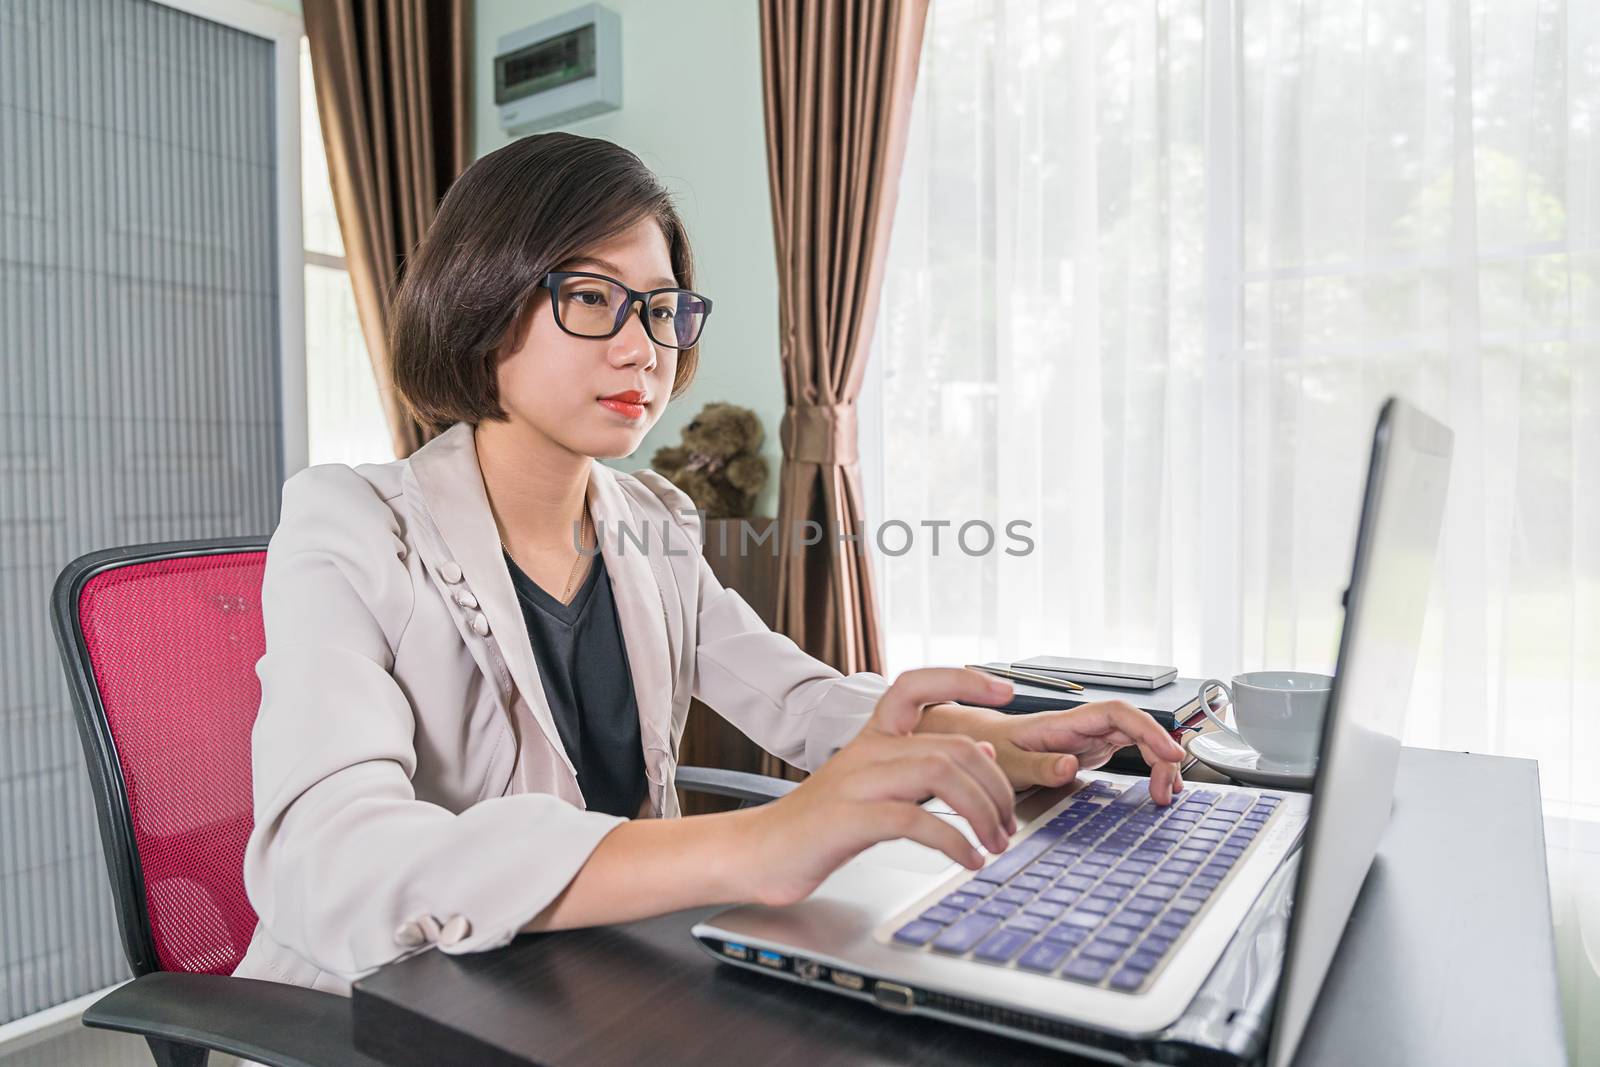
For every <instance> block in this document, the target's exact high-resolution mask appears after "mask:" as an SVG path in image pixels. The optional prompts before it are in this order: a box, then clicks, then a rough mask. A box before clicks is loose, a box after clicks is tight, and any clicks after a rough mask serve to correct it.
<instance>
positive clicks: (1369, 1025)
mask: <svg viewBox="0 0 1600 1067" xmlns="http://www.w3.org/2000/svg"><path fill="white" fill-rule="evenodd" d="M711 910H713V909H705V910H701V911H692V912H682V913H679V914H676V915H669V916H663V917H660V918H656V919H651V920H648V921H645V922H638V923H632V924H629V925H626V926H616V927H602V928H596V929H590V930H579V931H572V932H570V933H560V934H547V935H543V936H542V937H523V938H519V939H518V940H517V941H515V942H514V943H512V944H511V945H508V946H507V947H506V948H503V949H500V950H497V951H495V952H489V953H482V954H479V955H476V956H447V955H444V954H443V953H439V952H427V953H424V954H422V955H420V956H415V957H412V958H411V959H408V960H405V961H402V962H400V963H396V964H394V965H392V966H390V967H386V968H384V969H383V970H381V971H379V972H378V973H376V974H374V975H371V976H369V977H368V978H366V979H363V980H362V981H360V982H358V983H356V986H355V1003H354V1006H353V1010H354V1017H355V1038H356V1044H357V1045H358V1047H360V1048H361V1049H362V1051H364V1052H367V1053H368V1054H370V1055H373V1056H376V1057H378V1058H379V1059H382V1060H384V1061H386V1062H388V1063H391V1064H394V1065H395V1067H411V1065H422V1064H430V1065H431V1064H441V1063H471V1064H475V1065H479V1064H481V1065H486V1067H492V1065H498V1064H504V1065H517V1067H522V1065H527V1064H541V1065H546V1067H576V1065H587V1064H619V1063H620V1064H631V1063H650V1064H653V1065H663V1067H664V1065H669V1064H685V1065H694V1067H705V1065H720V1064H795V1065H800V1064H804V1065H807V1067H811V1065H822V1064H839V1065H841V1067H842V1065H846V1064H848V1065H851V1067H856V1065H864V1064H935V1063H938V1064H950V1063H954V1064H961V1063H974V1064H977V1063H982V1064H1033V1063H1060V1062H1062V1061H1063V1057H1062V1055H1061V1054H1060V1053H1058V1052H1054V1051H1051V1050H1049V1049H1045V1048H1042V1047H1039V1046H1035V1045H1029V1044H1026V1043H1024V1042H1021V1041H1014V1040H1010V1039H1006V1038H999V1037H994V1036H992V1035H988V1034H983V1033H980V1032H979V1031H975V1030H968V1029H965V1028H962V1027H957V1026H954V1025H949V1024H945V1023H942V1022H939V1021H936V1020H929V1019H924V1018H918V1017H907V1016H900V1015H894V1014H891V1013H889V1012H885V1011H882V1010H879V1009H878V1008H876V1007H874V1006H872V1005H868V1004H862V1003H857V1002H855V1001H851V1000H848V999H846V998H843V997H835V996H831V995H829V994H826V993H823V992H820V991H817V990H812V989H806V988H804V987H800V986H796V985H794V984H792V983H789V982H785V981H783V980H781V979H773V978H764V977H762V976H761V975H759V974H748V973H745V972H742V971H737V970H734V969H733V968H731V967H724V966H721V965H719V964H717V963H716V962H715V961H713V960H712V959H711V958H710V957H709V956H707V955H706V954H705V953H704V952H703V951H702V950H701V949H700V948H699V947H698V946H697V945H696V944H695V943H694V942H693V940H692V939H691V938H690V936H689V927H690V925H691V924H692V923H693V922H694V921H695V920H696V919H698V918H699V917H701V916H702V915H705V914H708V913H709V911H711ZM1296 1062H1297V1064H1306V1065H1310V1064H1315V1065H1323V1064H1327V1065H1341V1067H1342V1065H1348V1064H1364V1065H1382V1064H1396V1065H1403V1064H1404V1065H1409V1064H1434V1063H1441V1064H1442V1063H1448V1064H1451V1065H1453V1067H1454V1065H1461V1064H1479V1063H1483V1064H1489V1063H1495V1064H1506V1063H1513V1064H1527V1065H1529V1067H1532V1065H1534V1064H1538V1065H1541V1067H1543V1065H1545V1064H1560V1063H1564V1062H1566V1051H1565V1045H1564V1040H1563V1036H1562V1030H1561V1017H1560V1006H1559V999H1558V996H1557V991H1556V972H1555V951H1554V943H1553V937H1552V930H1551V918H1550V895H1549V886H1548V883H1547V880H1546V876H1545V855H1544V832H1543V821H1542V817H1541V814H1540V807H1539V783H1538V769H1537V765H1536V764H1534V763H1533V762H1531V761H1528V760H1514V759H1505V758H1499V757H1488V756H1472V755H1465V754H1461V753H1452V752H1433V751H1425V750H1417V749H1407V750H1406V751H1405V752H1404V753H1403V755H1402V759H1401V763H1400V780H1399V783H1398V785H1397V788H1396V801H1395V810H1394V815H1393V818H1392V819H1391V821H1390V825H1389V829H1388V831H1387V833H1386V834H1385V837H1384V839H1383V842H1382V844H1381V846H1380V848H1379V853H1378V856H1377V858H1376V860H1374V862H1373V867H1372V871H1371V873H1370V874H1369V875H1368V878H1367V881H1366V884H1365V886H1364V887H1363V889H1362V892H1361V896H1360V898H1359V899H1358V900H1357V902H1356V908H1355V912H1354V914H1353V916H1352V917H1351V922H1350V926H1349V928H1348V929H1347V930H1346V932H1345V936H1344V940H1343V942H1342V943H1341V945H1340V948H1339V952H1338V954H1337V955H1336V956H1335V957H1334V961H1333V966H1332V968H1331V970H1330V971H1329V973H1328V978H1327V981H1326V982H1325V984H1324V986H1323V991H1322V998H1321V1000H1320V1002H1319V1004H1318V1006H1317V1010H1316V1011H1315V1013H1314V1014H1313V1015H1312V1017H1311V1022H1310V1026H1309V1028H1308V1029H1307V1032H1306V1036H1305V1039H1304V1041H1303V1042H1302V1044H1301V1048H1300V1054H1299V1056H1298V1057H1297V1059H1296Z"/></svg>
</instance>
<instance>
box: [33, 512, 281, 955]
mask: <svg viewBox="0 0 1600 1067" xmlns="http://www.w3.org/2000/svg"><path fill="white" fill-rule="evenodd" d="M265 563H266V544H265V541H264V539H259V538H236V539H230V540H227V541H221V542H209V543H203V544H202V543H196V542H182V543H172V544H165V545H145V546H139V547H137V548H124V549H113V550H111V551H109V552H100V553H95V554H93V555H90V556H85V557H83V558H82V559H80V560H77V561H75V562H74V563H73V564H71V565H70V566H68V567H67V569H66V570H65V571H63V572H62V575H61V577H60V579H58V581H57V583H56V591H55V595H54V597H53V601H52V603H53V615H54V624H55V628H56V638H57V641H58V643H59V644H60V646H61V652H62V659H63V663H64V665H65V667H66V670H67V674H68V678H69V680H70V681H71V683H72V686H73V696H74V703H75V704H76V707H77V712H78V724H79V732H80V736H81V738H82V740H83V744H84V752H85V755H86V757H87V760H88V763H89V771H90V778H91V780H92V782H93V783H94V786H95V794H96V796H95V799H96V804H97V808H98V811H99V816H100V830H101V837H102V841H103V842H104V844H105V853H106V862H107V865H108V866H109V867H110V868H111V882H112V887H113V892H114V894H115V896H116V898H117V911H118V917H119V921H120V923H121V927H122V935H123V942H124V948H125V950H126V951H127V954H128V962H129V965H130V966H131V967H132V968H133V971H134V973H135V974H145V973H148V972H150V971H154V970H162V971H185V972H189V973H202V974H229V973H231V972H232V971H233V968H234V967H235V966H236V965H237V964H238V962H239V960H240V958H241V957H243V955H244V952H245V949H246V948H247V947H248V946H249V943H250V937H251V935H252V933H253V932H254V930H255V926H256V915H255V911H254V910H253V909H252V908H251V907H250V902H249V900H248V899H247V898H246V896H245V891H244V871H243V864H244V848H245V841H246V839H247V838H248V837H249V835H250V828H251V823H252V804H251V792H250V731H251V727H252V726H253V725H254V723H255V717H256V711H257V708H258V707H259V706H260V702H261V684H260V681H259V679H258V678H257V677H256V672H255V666H256V661H257V660H259V659H260V658H261V655H262V653H263V652H264V650H265V645H266V641H265V636H264V634H263V630H262V619H261V579H262V571H263V568H264V566H265Z"/></svg>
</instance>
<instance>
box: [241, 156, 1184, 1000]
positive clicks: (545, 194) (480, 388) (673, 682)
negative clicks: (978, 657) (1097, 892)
mask: <svg viewBox="0 0 1600 1067" xmlns="http://www.w3.org/2000/svg"><path fill="white" fill-rule="evenodd" d="M693 284H694V282H693V269H692V264H691V256H690V249H689V242H688V238H687V236H686V234H685V232H684V228H683V224H682V222H681V221H680V220H679V218H678V215H677V213H676V212H675V210H674V209H673V207H672V204H671V202H670V199H669V197H668V195H667V193H666V192H665V191H664V189H663V188H662V186H661V185H660V184H659V183H658V181H657V180H656V179H655V177H654V176H653V175H652V174H651V173H650V172H649V171H648V170H647V169H646V168H645V167H644V165H643V164H642V163H641V162H640V161H639V160H638V159H637V158H636V157H635V156H634V155H633V154H632V153H630V152H628V151H626V150H624V149H622V148H619V147H617V146H616V145H613V144H610V143H607V142H605V141H599V140H592V139H587V138H582V137H575V136H572V135H569V134H560V133H552V134H544V135H540V136H534V137H528V138H525V139H523V140H520V141H517V142H515V143H513V144H510V145H508V146H506V147H505V148H502V149H500V150H499V151H497V152H494V153H492V154H490V155H488V156H486V157H484V158H483V159H481V160H479V161H478V162H477V163H475V164H474V165H473V166H472V167H471V168H470V169H468V170H467V172H466V173H464V174H463V175H462V176H461V177H460V178H459V179H458V180H457V181H456V183H455V184H454V186H453V187H452V188H451V190H450V192H449V195H448V196H447V197H446V198H445V200H444V202H443V204H442V205H441V207H440V210H439V214H438V217H437V219H436V220H435V221H434V224H433V226H432V228H431V230H430V231H429V233H428V235H427V238H426V239H425V241H424V242H423V244H422V246H421V247H420V248H419V249H418V250H417V252H416V253H415V255H413V256H412V258H411V260H410V262H409V264H408V266H407V269H406V274H405V279H404V281H403V283H402V284H401V286H400V288H399V291H398V293H397V295H396V298H395V306H394V311H393V319H394V326H393V332H392V337H391V352H392V355H393V360H394V375H395V382H396V386H397V388H398V390H399V392H400V394H401V395H402V396H403V397H404V399H405V401H406V403H407V404H408V405H409V407H410V408H411V410H412V411H413V413H414V414H415V416H416V417H417V418H418V419H419V420H420V421H422V422H424V423H425V424H428V425H430V426H433V427H435V428H442V427H448V429H447V430H445V431H444V432H443V433H442V434H441V435H440V436H438V437H436V438H435V439H433V440H432V441H430V442H429V443H428V444H427V445H426V446H424V447H423V448H421V449H419V450H418V451H417V452H416V453H415V454H414V455H413V456H411V457H410V458H409V459H407V460H402V461H398V462H394V463H385V464H370V465H365V466H362V467H359V468H356V469H351V468H349V467H345V466H340V465H327V466H318V467H312V468H309V469H307V470H304V471H301V472H299V473H298V474H296V475H295V476H294V477H292V478H290V479H289V480H288V482H287V483H285V485H284V489H283V506H282V513H281V519H280V523H279V526H278V529H277V531H276V533H275V534H274V536H273V538H272V542H271V545H270V548H269V550H268V553H267V567H266V579H265V586H264V588H263V591H262V608H263V612H264V615H265V622H266V635H267V646H266V648H267V650H266V654H265V655H264V656H263V657H262V659H261V661H260V663H259V664H258V665H257V673H258V674H259V675H260V678H261V686H262V693H261V709H260V713H259V715H258V718H257V721H256V725H255V733H254V738H253V740H254V756H253V759H254V789H255V818H256V821H255V828H254V831H253V833H252V834H251V836H250V842H249V846H248V849H247V852H246V856H245V884H246V887H247V889H248V891H249V895H250V900H251V903H252V904H253V905H254V906H255V909H256V912H257V913H258V915H259V916H260V924H259V926H258V927H257V930H256V934H255V937H254V939H253V940H252V942H251V945H250V948H249V951H248V953H247V954H246V956H245V958H244V959H243V961H242V962H241V963H240V965H239V967H238V968H237V969H236V970H235V972H234V973H235V974H237V975H241V976H246V977H252V978H265V979H272V980H276V981H283V982H291V983H296V984H300V985H308V986H313V987H315V988H319V989H327V990H333V991H336V992H348V990H349V985H350V982H351V981H352V980H353V979H354V978H356V977H359V976H360V975H362V974H364V973H366V972H368V971H370V970H372V969H374V968H376V967H378V966H380V965H382V964H384V963H386V962H388V961H390V960H393V959H395V958H397V957H398V956H400V955H402V954H404V953H405V952H407V951H409V950H411V949H414V948H417V947H419V946H423V945H426V944H430V943H432V944H436V945H438V946H439V947H441V948H442V949H443V950H444V951H446V952H453V953H460V952H475V951H480V950H483V949H489V948H494V947H497V946H500V945H504V944H505V943H506V942H508V941H510V940H511V938H512V937H513V936H515V935H516V934H517V933H519V932H523V931H538V930H555V929H561V928H566V927H574V926H583V925H590V924H596V923H610V922H622V921H627V920H631V919H637V918H641V917H644V916H648V915H653V914H660V913H663V912H666V911H671V910H676V909H680V908H686V907H691V906H695V905H706V904H715V903H733V902H739V901H761V902H766V903H771V904H782V903H785V902H789V901H795V900H799V899H801V898H802V897H804V896H806V895H807V894H808V893H809V892H810V891H811V890H812V889H814V888H815V887H816V886H817V885H818V883H820V882H821V881H822V879H823V878H825V877H826V876H827V875H828V874H829V873H830V872H831V871H832V870H833V869H834V868H835V867H837V866H838V865H839V864H841V863H843V862H844V861H845V860H846V859H848V858H849V857H851V856H852V855H854V854H856V853H857V852H860V851H861V850H862V849H864V848H866V847H867V846H869V845H871V844H873V843H875V842H878V841H883V840H887V839H892V838H899V837H906V838H910V839H912V840H915V841H919V842H921V843H923V844H925V845H928V846H930V847H932V848H936V849H939V850H940V851H942V852H944V853H945V854H946V855H948V856H949V857H950V858H951V859H953V860H955V861H956V862H958V863H961V864H963V865H965V866H967V867H969V868H977V867H980V866H981V865H982V864H983V863H984V857H983V855H982V854H981V853H980V852H979V851H978V850H977V849H976V848H975V847H974V845H973V843H972V842H970V841H969V840H968V838H967V837H966V836H965V835H963V834H962V833H961V832H960V831H958V830H957V829H955V828H954V827H953V826H952V825H951V824H950V823H949V822H946V821H944V820H942V819H939V818H938V817H936V816H934V815H932V814H929V813H928V812H927V811H925V810H923V809H922V808H920V807H919V806H918V801H920V800H922V799H924V798H926V797H929V796H937V797H940V798H942V799H943V800H944V801H946V802H947V803H948V804H949V805H950V806H951V807H952V808H953V809H954V810H955V811H957V812H959V813H960V814H962V815H963V816H965V818H966V819H967V820H968V822H969V823H970V824H971V827H972V831H973V833H974V835H975V836H976V838H977V843H978V844H981V845H982V846H983V848H984V849H987V850H988V851H989V852H991V853H992V852H998V851H1001V850H1003V849H1004V848H1005V847H1006V844H1007V839H1008V836H1009V835H1010V834H1012V833H1013V832H1014V831H1015V828H1016V824H1015V819H1014V817H1013V814H1012V798H1013V790H1014V789H1021V788H1025V787H1028V786H1032V785H1035V784H1044V785H1059V784H1062V783H1065V782H1067V781H1070V780H1071V779H1072V777H1073V775H1074V774H1076V772H1077V770H1078V768H1079V767H1080V766H1096V765H1098V764H1099V763H1101V762H1104V760H1105V759H1107V758H1108V757H1109V755H1110V753H1111V752H1112V751H1114V750H1115V749H1116V748H1118V747H1120V746H1122V745H1124V744H1128V743H1137V744H1138V745H1139V746H1140V747H1141V749H1142V750H1143V752H1144V754H1145V756H1146V758H1147V759H1148V760H1149V761H1150V763H1151V766H1152V767H1153V768H1154V770H1153V773H1152V792H1153V793H1154V795H1155V796H1156V797H1157V799H1158V800H1159V801H1160V802H1162V803H1166V802H1168V801H1169V800H1170V798H1171V795H1172V793H1173V791H1175V790H1176V789H1179V788H1181V783H1180V782H1179V779H1178V774H1177V765H1176V762H1175V761H1176V760H1177V759H1178V758H1179V757H1180V755H1181V751H1180V750H1179V749H1178V747H1177V746H1176V744H1174V742H1173V741H1172V739H1171V738H1170V737H1168V736H1167V735H1166V734H1164V733H1163V732H1162V731H1161V730H1160V729H1159V728H1157V727H1156V726H1155V724H1154V723H1153V722H1152V721H1151V720H1150V719H1149V718H1148V717H1147V716H1144V715H1142V714H1140V713H1138V712H1137V711H1135V710H1134V709H1133V708H1132V707H1130V706H1128V705H1125V704H1121V703H1108V704H1100V705H1090V706H1088V707H1085V708H1081V709H1077V710H1075V711H1072V712H1056V713H1048V714H1044V715H1036V716H1027V717H1019V718H1011V717H1007V716H1004V715H1001V714H999V713H996V712H993V711H987V710H984V709H982V708H977V707H971V706H966V705H963V704H961V703H959V702H960V701H970V702H973V703H986V704H995V703H1003V702H1004V701H1005V700H1007V699H1008V698H1009V694H1010V687H1009V684H1008V683H1005V682H1003V681H1000V680H997V679H991V678H988V677H985V676H983V675H981V674H979V673H977V672H974V671H967V670H955V669H951V670H945V669H934V670H918V671H910V672H907V673H906V674H904V675H902V676H901V677H900V678H899V679H898V680H897V681H896V682H895V684H894V685H892V686H891V685H888V684H887V683H886V682H885V680H884V679H883V678H882V677H880V676H879V675H876V674H867V673H862V674H854V675H850V676H848V677H846V676H842V675H840V674H839V673H838V672H837V671H835V670H833V669H831V668H830V667H828V666H827V665H825V664H823V663H820V662H818V661H816V660H814V659H812V658H810V657H808V656H806V655H805V654H804V653H802V652H801V651H800V650H799V649H798V648H797V647H796V646H795V645H794V643H793V642H791V641H790V640H789V639H788V638H786V637H783V636H780V635H777V634H774V633H772V632H771V631H769V630H768V629H767V628H766V627H765V626H764V625H763V624H762V623H761V621H760V619H759V618H758V617H757V616H756V615H755V613H754V612H753V611H752V610H751V609H750V608H749V606H748V605H746V604H745V603H744V601H742V600H741V599H740V598H739V597H738V595H737V594H735V593H733V592H731V591H728V590H725V589H723V588H722V587H721V586H720V585H719V584H718V582H717V580H716V578H715V577H713V575H712V573H711V571H710V569H709V567H708V566H707V565H706V563H705V562H704V560H703V558H702V557H701V555H700V551H699V534H700V527H699V523H698V522H697V517H696V516H695V514H694V513H693V510H692V505H691V503H690V501H689V499H688V497H687V496H686V495H685V494H684V493H682V492H681V491H679V490H678V489H677V488H675V487H674V486H673V485H672V484H671V483H669V482H667V481H666V480H665V479H664V478H662V477H661V476H659V475H657V474H655V473H654V472H651V471H640V472H638V473H637V474H624V473H621V472H618V471H616V470H614V469H612V468H610V467H607V466H605V465H604V464H600V463H596V462H595V460H596V459H597V458H600V459H603V458H613V457H619V456H627V455H629V454H631V453H632V452H633V451H634V450H635V449H636V448H638V446H639V443H640V441H641V440H642V439H643V438H644V436H645V433H646V432H647V431H648V430H649V429H650V427H651V426H652V425H654V423H655V422H656V420H657V419H659V418H660V417H661V414H662V412H663V411H664V410H665V408H666V404H667V402H668V400H669V399H670V398H671V397H675V396H677V395H679V394H681V393H682V392H683V391H684V389H685V388H687V386H688V384H689V381H690V379H691V377H692V376H693V373H694V368H695V361H696V354H695V347H694V346H695V344H696V343H697V342H698V340H699V333H700V330H701V328H702V327H703V325H704V323H705V321H706V316H707V315H708V314H709V310H710V306H709V301H707V300H706V299H705V298H703V297H700V296H698V295H696V294H694V293H693V291H692V289H693ZM630 290H631V291H630ZM575 532H576V534H575ZM691 696H694V697H699V698H700V699H701V700H703V701H704V702H705V703H707V704H708V705H710V706H711V707H712V708H714V709H716V711H717V712H719V713H720V714H722V715H723V716H725V717H726V718H727V719H729V720H730V721H731V722H733V723H734V724H735V725H736V726H738V727H739V728H740V729H741V730H742V731H744V732H745V733H746V734H748V735H749V736H750V737H751V738H753V739H754V740H755V741H757V742H758V743H760V744H761V745H762V746H763V747H764V748H765V749H766V750H767V751H769V752H772V753H774V754H776V755H778V756H780V757H782V758H783V759H785V760H787V761H789V762H790V763H793V764H795V765H797V766H800V767H803V768H805V769H807V770H810V771H812V772H813V773H812V775H811V777H810V778H809V779H808V780H807V781H806V782H805V783H804V784H802V785H801V786H800V787H799V788H797V789H796V790H794V792H792V793H791V794H790V795H789V796H787V797H785V798H784V799H782V800H779V801H776V802H774V803H771V804H768V805H765V806H763V807H760V808H754V809H749V810H744V811H737V812H730V813H725V814H717V815H703V816H696V817H692V818H670V817H671V816H676V815H677V814H678V807H677V801H676V797H675V794H674V791H673V770H674V767H675V766H676V761H677V749H678V740H679V737H680V736H681V734H682V731H683V724H684V717H685V715H686V713H687V711H688V706H689V700H690V697H691Z"/></svg>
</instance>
